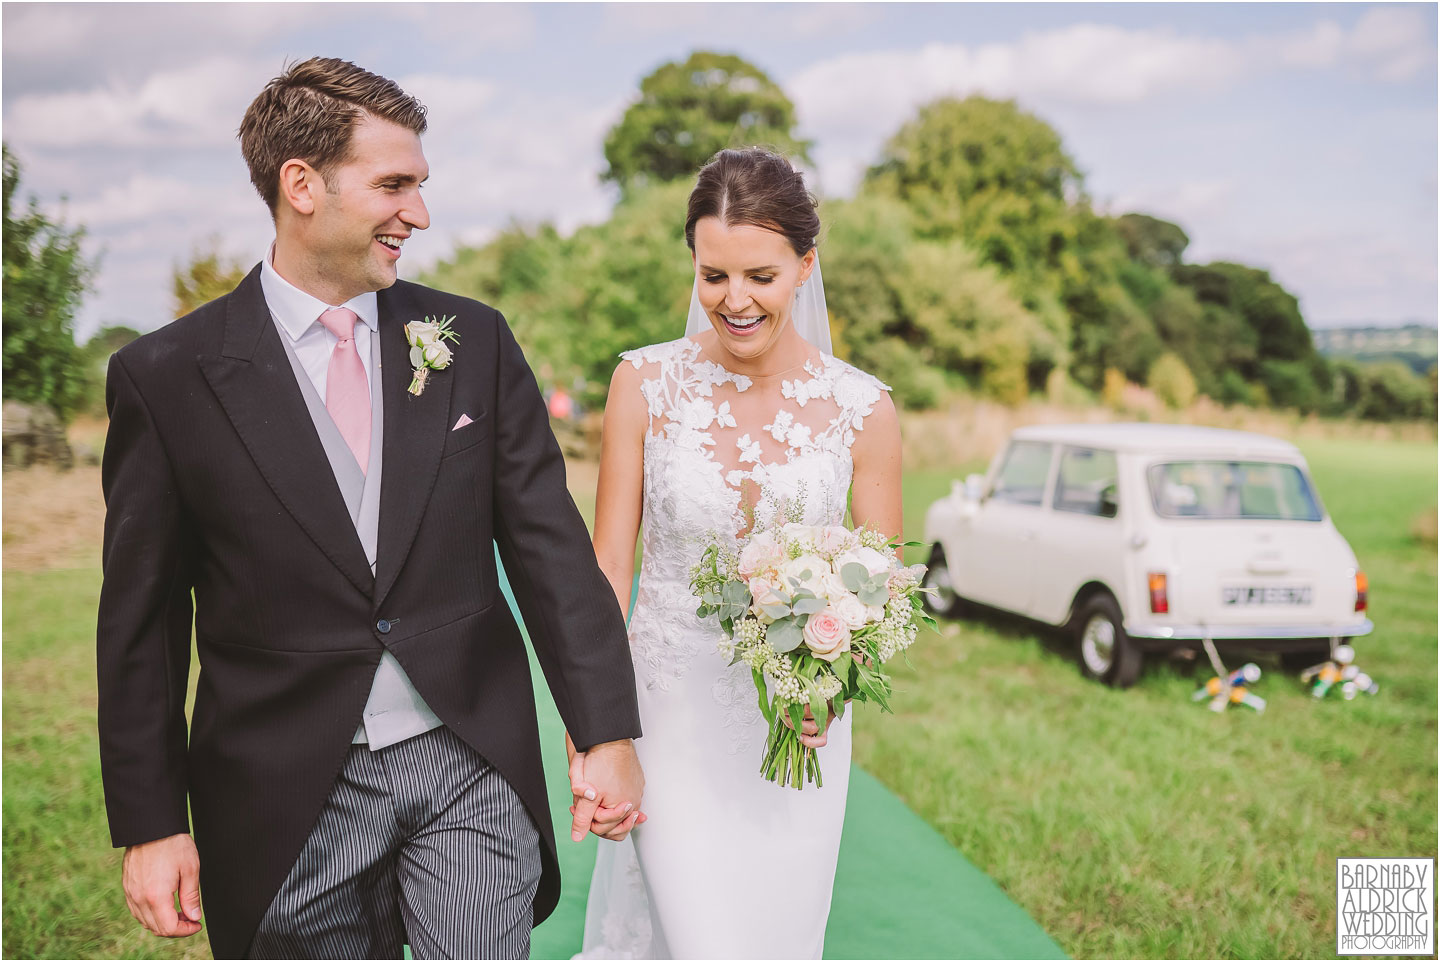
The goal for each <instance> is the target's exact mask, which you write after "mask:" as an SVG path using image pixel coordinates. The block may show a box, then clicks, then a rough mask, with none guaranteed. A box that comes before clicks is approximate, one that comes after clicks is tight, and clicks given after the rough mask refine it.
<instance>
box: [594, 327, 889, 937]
mask: <svg viewBox="0 0 1440 962" xmlns="http://www.w3.org/2000/svg"><path fill="white" fill-rule="evenodd" d="M622 356H623V357H624V359H625V360H627V361H629V362H630V363H631V364H633V365H634V366H635V367H636V368H637V369H638V370H639V371H640V373H641V377H642V390H643V393H644V396H645V400H646V402H647V403H648V407H649V424H650V426H649V430H648V432H647V433H646V437H645V448H644V451H645V454H644V457H645V472H644V473H645V481H644V509H643V510H644V513H643V523H644V536H643V548H644V554H643V561H642V563H641V567H640V586H639V594H638V596H637V599H636V604H635V610H634V614H633V615H632V617H631V620H630V647H631V655H632V657H633V659H634V662H635V678H636V686H637V688H638V693H639V701H640V718H641V724H642V726H643V729H644V737H643V738H641V739H640V740H639V741H637V742H636V746H635V747H636V751H637V752H638V753H639V757H640V763H641V765H642V766H643V767H644V771H645V799H644V801H643V803H642V806H641V807H642V808H643V810H644V811H645V813H646V815H647V816H648V821H647V822H646V823H645V824H644V825H641V826H639V827H638V828H636V829H635V830H634V831H633V832H632V833H631V835H630V837H629V839H627V840H626V841H624V842H620V843H612V842H606V841H603V840H602V841H601V842H600V844H599V855H598V857H597V859H596V863H595V874H594V878H593V880H592V882H591V886H590V901H589V906H588V910H587V912H586V917H585V941H584V951H583V952H582V954H581V956H580V957H581V958H586V957H589V958H651V959H653V958H662V959H663V958H677V959H679V958H812V959H818V958H820V955H821V951H822V949H823V948H824V943H825V923H826V919H827V917H828V916H829V913H830V894H831V889H832V886H833V882H834V877H835V862H836V858H837V856H838V854H839V849H840V830H841V826H842V824H843V822H844V820H845V794H846V790H847V788H848V785H849V778H850V722H851V714H850V713H849V712H847V713H846V714H845V717H844V718H843V719H841V720H840V721H838V722H835V723H834V724H832V725H831V726H830V731H829V742H828V744H826V745H825V747H824V748H821V749H820V750H819V761H820V765H821V768H822V775H823V778H824V787H823V788H816V787H815V786H814V785H813V784H807V785H806V786H805V788H804V789H803V790H801V791H796V790H795V789H793V788H781V787H779V786H777V785H775V784H772V783H770V782H767V781H765V780H764V779H762V778H761V777H760V774H759V769H760V760H761V753H762V751H763V748H764V745H765V738H766V734H767V728H766V724H765V720H764V718H763V717H762V716H761V714H760V709H759V706H758V701H757V697H756V693H755V689H754V683H753V681H752V680H751V675H750V670H749V669H748V668H746V667H745V665H744V664H738V665H735V666H732V667H727V662H728V659H726V658H724V657H722V656H721V655H720V654H718V653H717V652H716V643H717V642H718V641H720V640H721V639H722V638H723V633H722V632H721V630H720V628H719V626H718V625H716V624H714V623H713V619H709V620H707V621H706V622H701V621H700V620H699V619H698V618H697V617H696V614H695V610H696V608H697V607H698V605H699V600H698V599H697V598H696V597H695V596H694V595H693V594H691V592H690V587H689V581H690V567H691V566H692V565H693V564H694V563H695V562H696V561H697V560H698V559H699V556H700V553H701V552H702V551H703V549H704V545H705V543H706V540H707V538H709V537H710V536H711V535H712V533H719V534H720V535H721V536H722V537H730V538H734V537H736V536H737V535H739V534H740V533H741V532H743V531H745V530H747V529H748V528H749V527H750V523H749V518H750V517H751V516H752V515H751V511H752V508H753V517H754V519H755V523H756V524H765V523H766V522H767V521H768V520H769V519H770V518H772V517H773V516H774V514H775V511H776V510H777V509H778V507H779V506H782V505H786V504H795V503H799V504H803V511H804V522H805V523H807V524H840V523H843V522H844V520H845V512H846V504H847V495H848V493H849V489H850V480H851V474H852V465H851V459H850V446H851V444H852V443H853V441H854V439H855V433H856V432H857V431H859V430H861V429H862V428H863V426H864V421H865V418H866V416H867V415H869V414H870V412H871V410H872V409H873V407H874V405H875V403H876V401H877V400H879V398H880V395H881V392H882V391H888V390H889V388H887V387H886V386H885V385H884V384H882V383H880V381H878V380H876V379H875V378H873V377H871V376H870V375H868V374H866V373H864V372H862V371H860V370H857V369H856V368H854V367H852V366H851V365H849V364H846V363H845V362H844V361H840V360H838V359H836V358H834V357H831V356H829V355H822V356H821V358H820V360H819V361H813V362H811V363H809V364H807V365H806V366H805V367H804V369H803V370H800V369H796V370H795V371H794V372H793V374H790V375H789V376H788V377H787V376H786V375H780V376H779V377H777V378H776V379H777V380H779V381H780V383H781V391H780V392H779V393H778V394H777V393H776V392H775V391H773V390H771V391H770V392H769V393H768V399H767V392H766V391H764V390H762V389H759V388H758V387H757V381H752V379H751V378H748V377H745V376H743V375H738V374H732V373H731V372H729V371H727V370H726V369H725V368H723V367H721V366H719V365H718V364H715V363H713V362H710V361H707V360H704V359H703V358H702V357H701V354H700V345H699V344H698V343H696V342H695V341H693V340H691V339H689V338H681V339H680V340H677V341H671V342H669V343H665V344H657V345H653V346H651V347H646V348H642V349H640V350H636V351H630V352H627V353H626V354H624V355H622Z"/></svg>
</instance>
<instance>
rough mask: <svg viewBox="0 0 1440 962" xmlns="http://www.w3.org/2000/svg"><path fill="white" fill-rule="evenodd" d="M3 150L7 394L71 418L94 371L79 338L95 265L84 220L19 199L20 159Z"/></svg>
mask: <svg viewBox="0 0 1440 962" xmlns="http://www.w3.org/2000/svg"><path fill="white" fill-rule="evenodd" d="M3 154H4V203H5V212H4V216H5V225H4V241H3V247H4V271H5V298H4V308H3V310H4V342H5V347H4V396H5V399H6V400H16V401H24V402H26V403H28V404H47V405H49V406H50V407H52V408H54V409H55V411H56V412H57V413H58V414H59V415H60V417H61V419H62V420H68V419H69V418H70V416H71V415H73V414H74V413H75V411H76V410H77V409H78V408H79V407H80V406H81V405H82V404H83V403H84V401H85V397H86V392H87V385H88V382H89V372H88V371H87V369H86V367H85V364H84V363H83V358H82V356H81V352H80V349H79V347H78V346H77V345H76V344H75V331H74V321H75V311H76V310H77V309H78V308H79V306H80V300H81V298H82V296H83V295H84V293H85V291H86V290H87V289H88V288H89V283H90V278H91V276H92V275H93V272H94V269H95V265H94V264H92V263H91V262H88V261H87V260H86V259H85V257H84V256H83V254H82V252H81V242H82V240H83V239H84V236H85V231H84V228H80V227H77V228H74V229H71V228H68V227H66V226H65V225H64V224H61V223H55V222H53V221H51V220H50V219H49V218H48V217H46V216H45V214H43V213H42V212H41V211H40V208H39V202H38V201H36V199H35V198H34V197H33V196H32V197H31V198H29V200H28V201H27V202H26V204H25V206H24V207H23V209H22V208H19V207H18V206H17V201H18V198H17V196H16V194H17V191H18V190H19V187H20V164H19V162H18V161H17V160H16V159H15V156H14V155H13V154H11V153H10V148H9V147H8V146H5V147H4V148H3Z"/></svg>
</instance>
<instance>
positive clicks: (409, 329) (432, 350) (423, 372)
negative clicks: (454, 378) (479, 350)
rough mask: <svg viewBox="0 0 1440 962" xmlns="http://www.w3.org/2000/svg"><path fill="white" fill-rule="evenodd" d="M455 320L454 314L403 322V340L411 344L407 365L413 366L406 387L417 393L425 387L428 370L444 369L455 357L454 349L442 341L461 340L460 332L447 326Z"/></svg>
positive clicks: (453, 341)
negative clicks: (412, 374) (411, 374)
mask: <svg viewBox="0 0 1440 962" xmlns="http://www.w3.org/2000/svg"><path fill="white" fill-rule="evenodd" d="M454 320H455V318H454V317H453V316H451V317H426V318H425V320H423V321H411V322H410V323H408V324H406V325H405V340H406V341H408V342H409V344H410V366H411V367H413V368H414V369H415V376H414V377H413V378H411V380H410V387H409V391H410V393H411V394H414V395H415V396H416V397H419V396H420V392H422V391H424V390H425V381H426V380H427V379H428V378H429V377H430V372H431V371H443V370H445V369H446V368H447V367H449V366H450V362H451V361H453V360H454V359H455V349H454V348H452V347H451V346H450V345H449V344H446V343H445V342H446V341H450V342H451V343H454V344H459V343H460V335H459V334H456V333H455V332H454V331H452V330H451V329H450V323H451V322H452V321H454Z"/></svg>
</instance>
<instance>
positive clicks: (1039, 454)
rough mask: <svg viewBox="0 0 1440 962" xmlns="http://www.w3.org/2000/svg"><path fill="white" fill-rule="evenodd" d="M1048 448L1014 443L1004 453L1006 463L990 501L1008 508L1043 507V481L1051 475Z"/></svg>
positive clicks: (1031, 443) (1037, 444) (1001, 469)
mask: <svg viewBox="0 0 1440 962" xmlns="http://www.w3.org/2000/svg"><path fill="white" fill-rule="evenodd" d="M1050 448H1051V446H1050V445H1049V444H1045V443H1041V442H1038V441H1016V442H1014V443H1013V444H1011V445H1010V450H1008V451H1006V452H1005V463H1004V464H1002V465H1001V466H1000V473H999V474H997V475H996V476H995V485H994V486H993V487H992V488H991V489H990V497H992V498H994V499H995V500H996V501H1008V502H1010V503H1011V504H1031V505H1035V506H1036V507H1039V506H1040V505H1041V504H1044V503H1045V479H1046V477H1047V476H1048V475H1049V474H1050Z"/></svg>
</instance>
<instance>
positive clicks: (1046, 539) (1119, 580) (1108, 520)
mask: <svg viewBox="0 0 1440 962" xmlns="http://www.w3.org/2000/svg"><path fill="white" fill-rule="evenodd" d="M1119 484H1120V477H1119V468H1118V464H1117V459H1116V456H1115V452H1113V451H1107V450H1104V449H1101V448H1090V447H1080V446H1076V445H1065V446H1064V447H1062V448H1061V449H1060V451H1059V463H1058V465H1057V467H1056V470H1055V480H1054V483H1053V484H1052V486H1051V487H1052V490H1051V494H1050V499H1049V504H1050V507H1051V511H1050V512H1049V514H1047V515H1046V518H1045V524H1044V526H1043V527H1042V528H1041V529H1040V532H1039V534H1038V535H1037V536H1036V538H1035V542H1034V544H1035V554H1034V560H1035V563H1034V565H1033V567H1032V576H1031V580H1032V583H1033V586H1034V593H1033V595H1032V596H1031V598H1030V604H1029V610H1028V611H1026V614H1028V615H1030V617H1032V618H1035V619H1037V620H1039V621H1044V622H1047V623H1049V624H1052V625H1057V624H1060V623H1061V622H1062V621H1064V620H1065V619H1066V617H1067V616H1068V615H1069V613H1070V603H1071V602H1072V601H1073V600H1074V598H1075V592H1076V590H1077V589H1078V588H1079V587H1080V586H1081V585H1083V584H1086V583H1088V582H1091V581H1098V582H1100V583H1101V584H1104V585H1106V586H1108V587H1109V588H1110V589H1111V591H1113V592H1115V593H1116V595H1117V597H1123V594H1122V592H1123V589H1124V584H1123V580H1124V575H1123V571H1124V563H1125V552H1126V548H1125V531H1124V528H1123V519H1122V518H1120V517H1119V514H1120V489H1119Z"/></svg>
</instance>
